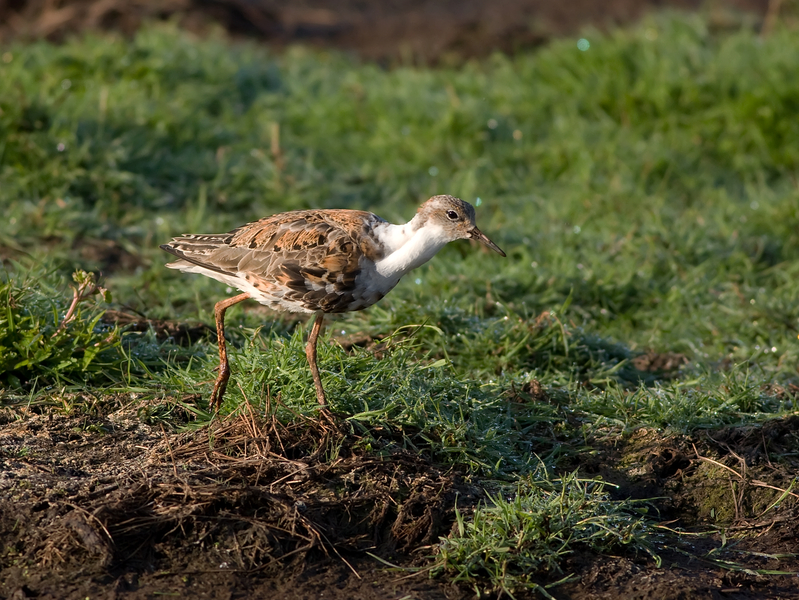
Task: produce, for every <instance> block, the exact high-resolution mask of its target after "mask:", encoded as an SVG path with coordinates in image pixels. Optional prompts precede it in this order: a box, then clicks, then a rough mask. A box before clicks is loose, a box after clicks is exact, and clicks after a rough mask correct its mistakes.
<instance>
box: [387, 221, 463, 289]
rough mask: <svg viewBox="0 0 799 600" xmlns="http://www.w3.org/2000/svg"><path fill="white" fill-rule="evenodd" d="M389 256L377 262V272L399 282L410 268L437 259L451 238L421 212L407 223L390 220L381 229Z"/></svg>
mask: <svg viewBox="0 0 799 600" xmlns="http://www.w3.org/2000/svg"><path fill="white" fill-rule="evenodd" d="M380 237H381V242H383V245H384V248H385V249H386V255H385V256H384V257H383V258H382V259H381V260H379V261H377V263H375V267H376V269H377V272H378V273H380V274H381V275H382V276H383V277H386V278H389V279H394V280H396V281H398V280H399V279H400V277H402V276H403V275H405V273H407V272H408V271H410V270H412V269H415V268H416V267H419V266H421V265H423V264H424V263H426V262H427V261H428V260H430V259H431V258H433V257H434V256H435V255H436V253H437V252H438V251H439V250H441V248H443V247H444V246H445V245H446V244H447V242H449V241H450V240H449V239H448V238H447V237H446V236H445V234H444V230H443V229H442V228H441V227H437V226H436V225H434V224H432V223H430V222H429V221H423V220H422V217H421V215H419V214H418V213H417V215H416V216H415V217H414V218H413V219H412V220H411V221H409V222H408V223H405V224H404V225H392V224H391V223H387V224H386V225H385V228H384V229H383V230H382V231H381V232H380Z"/></svg>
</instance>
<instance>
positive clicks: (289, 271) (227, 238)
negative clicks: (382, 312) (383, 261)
mask: <svg viewBox="0 0 799 600" xmlns="http://www.w3.org/2000/svg"><path fill="white" fill-rule="evenodd" d="M380 222H382V219H380V218H379V217H377V216H376V215H374V214H372V213H368V212H364V211H350V210H318V211H295V212H289V213H282V214H279V215H274V216H271V217H267V218H265V219H261V220H260V221H256V222H254V223H249V224H248V225H244V226H243V227H239V228H238V229H234V230H233V231H231V232H229V233H227V234H221V235H188V236H183V237H180V238H176V239H174V240H173V241H172V243H171V244H169V245H167V247H164V249H165V250H167V251H168V252H171V253H172V254H175V255H176V256H179V257H180V258H182V259H184V260H187V261H189V262H192V263H194V264H197V265H200V266H202V267H205V268H207V269H211V270H213V271H216V272H218V273H223V274H227V275H230V276H234V277H238V278H244V279H246V280H247V281H248V282H249V283H250V284H251V285H253V286H255V288H257V289H258V290H260V291H261V292H263V293H264V294H265V295H266V296H267V297H268V298H271V299H279V301H280V302H281V303H282V304H297V305H299V306H301V307H303V308H305V309H307V310H313V311H317V310H320V311H322V312H345V311H347V310H349V307H350V306H352V305H353V304H354V302H355V300H357V299H358V290H357V288H356V281H355V280H356V278H357V277H358V275H359V274H360V272H361V268H362V265H363V261H366V260H371V261H374V260H378V259H379V258H380V257H381V256H382V253H383V251H382V248H381V247H380V245H379V244H378V243H377V242H376V241H375V240H374V239H373V238H372V237H371V236H369V235H367V233H368V232H369V231H370V230H371V228H372V227H373V226H374V225H376V224H377V223H380Z"/></svg>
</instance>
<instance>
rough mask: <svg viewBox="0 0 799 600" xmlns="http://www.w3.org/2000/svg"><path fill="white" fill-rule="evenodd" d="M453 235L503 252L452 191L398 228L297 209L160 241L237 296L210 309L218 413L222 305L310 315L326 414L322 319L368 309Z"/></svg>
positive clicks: (313, 364) (337, 212)
mask: <svg viewBox="0 0 799 600" xmlns="http://www.w3.org/2000/svg"><path fill="white" fill-rule="evenodd" d="M460 239H472V240H476V241H478V242H481V243H482V244H484V245H485V246H487V247H488V248H490V249H491V250H493V251H494V252H497V253H498V254H500V255H501V256H503V257H504V256H506V255H505V253H504V252H503V251H502V250H501V249H500V248H499V246H497V245H496V244H495V243H494V242H492V241H491V240H490V239H489V238H488V237H487V236H486V235H485V234H484V233H483V232H482V231H480V230H479V229H478V228H477V225H476V223H475V210H474V207H473V206H472V205H471V204H469V203H468V202H465V201H464V200H461V199H460V198H456V197H454V196H449V195H438V196H433V197H431V198H430V199H429V200H427V201H426V202H424V203H423V204H422V205H421V206H420V207H419V209H418V210H417V211H416V215H414V217H413V218H412V219H411V220H410V221H408V222H407V223H404V224H400V225H395V224H392V223H389V222H388V221H386V220H384V219H382V218H380V217H378V216H377V215H375V214H373V213H371V212H367V211H362V210H350V209H311V210H295V211H290V212H284V213H279V214H275V215H272V216H269V217H265V218H263V219H260V220H258V221H253V222H251V223H248V224H246V225H243V226H241V227H237V228H236V229H233V230H232V231H229V232H227V233H219V234H184V235H181V236H179V237H175V238H173V239H172V241H171V242H169V243H168V244H163V245H162V246H161V249H162V250H165V251H166V252H168V253H170V254H172V255H174V256H175V257H177V259H178V260H176V261H175V262H171V263H168V264H167V265H166V266H167V267H168V268H170V269H177V270H178V271H182V272H183V273H199V274H201V275H205V276H207V277H211V278H212V279H216V280H217V281H220V282H222V283H225V284H227V285H228V286H230V287H232V288H235V289H237V290H239V291H240V292H241V293H240V294H238V295H236V296H233V297H231V298H227V299H225V300H220V301H219V302H217V303H216V305H215V306H214V317H215V319H216V333H217V343H218V345H219V374H218V376H217V378H216V382H215V383H214V388H213V391H212V392H211V397H210V405H212V406H214V407H215V409H216V411H217V412H218V411H219V409H220V408H221V405H222V399H223V397H224V395H225V390H226V389H227V384H228V380H229V379H230V364H229V362H228V358H227V348H226V346H225V325H224V321H225V311H226V310H227V309H228V308H230V307H231V306H233V305H234V304H238V303H239V302H242V301H244V300H247V299H252V300H256V301H258V302H260V303H261V304H263V305H265V306H267V307H269V308H271V309H273V310H276V311H281V312H294V313H310V314H315V318H314V321H313V325H312V327H311V331H310V333H309V334H308V340H307V343H306V345H305V355H306V357H307V359H308V365H309V367H310V370H311V375H312V377H313V382H314V387H315V390H316V399H317V401H318V403H319V405H320V407H321V410H322V411H323V412H324V413H326V414H328V415H329V413H328V410H327V397H326V395H325V390H324V387H323V385H322V379H321V377H320V375H319V367H318V365H317V340H318V338H319V333H320V331H321V329H322V324H323V321H324V318H325V315H327V314H330V313H345V312H351V311H357V310H363V309H365V308H368V307H369V306H372V305H373V304H375V303H376V302H377V301H379V300H380V299H381V298H383V297H384V296H385V295H386V294H387V293H388V292H390V291H391V290H392V289H393V288H394V286H396V285H397V283H398V282H399V280H400V279H401V278H402V276H403V275H405V274H406V273H408V272H409V271H411V270H413V269H415V268H417V267H419V266H421V265H423V264H424V263H426V262H427V261H428V260H430V259H431V258H433V256H435V254H436V253H437V252H438V251H439V250H441V248H443V247H444V246H445V245H446V244H447V243H449V242H452V241H455V240H460Z"/></svg>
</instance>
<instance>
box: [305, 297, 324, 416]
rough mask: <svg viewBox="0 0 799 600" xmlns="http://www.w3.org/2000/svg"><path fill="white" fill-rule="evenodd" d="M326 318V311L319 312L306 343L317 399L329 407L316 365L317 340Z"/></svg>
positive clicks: (306, 353) (306, 354)
mask: <svg viewBox="0 0 799 600" xmlns="http://www.w3.org/2000/svg"><path fill="white" fill-rule="evenodd" d="M324 319H325V313H321V312H320V313H317V315H316V320H315V321H314V322H313V327H311V333H310V334H309V335H308V343H307V344H306V345H305V356H306V357H308V364H309V365H310V367H311V375H313V383H314V386H316V399H317V400H318V401H319V404H321V405H322V407H323V408H325V407H327V400H326V399H325V388H323V387H322V378H321V377H320V376H319V367H318V366H317V365H316V341H317V339H318V338H319V332H320V331H322V321H324Z"/></svg>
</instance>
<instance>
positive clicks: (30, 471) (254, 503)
mask: <svg viewBox="0 0 799 600" xmlns="http://www.w3.org/2000/svg"><path fill="white" fill-rule="evenodd" d="M75 400H76V399H75V398H72V399H70V398H64V406H65V407H68V406H69V403H70V401H73V402H74V401H75ZM186 401H187V402H191V401H192V399H191V398H188V399H186ZM123 402H128V403H129V406H130V401H129V400H125V399H122V398H120V399H119V404H118V405H119V406H123V404H122V403H123ZM134 405H135V403H134ZM61 412H63V411H53V410H47V411H45V413H44V414H36V413H31V412H27V413H25V411H22V410H19V409H18V410H15V411H14V412H11V411H10V410H8V411H7V412H6V413H3V414H2V418H3V420H4V421H6V422H5V423H4V424H3V425H0V465H2V466H1V467H0V539H2V540H3V547H2V555H1V556H2V558H0V596H1V597H4V598H14V599H15V600H16V599H22V598H41V599H44V598H54V599H55V598H59V599H60V598H64V599H71V598H74V599H79V598H80V599H83V598H87V597H91V598H95V597H112V598H117V597H119V598H132V599H135V598H151V597H154V596H155V595H164V594H167V595H173V596H174V595H176V596H178V597H192V598H213V599H218V598H278V597H279V598H286V599H288V600H297V599H301V598H322V597H325V598H331V599H333V600H345V599H352V598H364V599H370V600H371V599H378V598H379V599H382V598H387V597H388V598H402V597H410V598H418V599H425V598H430V599H433V598H469V597H473V592H472V590H471V589H470V588H467V587H458V586H455V585H452V584H448V583H446V581H444V579H445V578H440V579H430V578H429V576H428V574H427V572H425V571H421V572H415V571H413V570H406V571H397V570H390V569H387V568H386V567H385V565H384V564H382V563H381V562H379V561H378V560H377V559H375V558H374V556H377V557H381V558H382V559H383V560H386V561H389V562H391V563H393V564H398V565H400V566H402V567H414V566H421V567H423V566H425V565H428V564H430V554H431V549H430V545H431V544H434V543H435V542H436V541H437V540H438V538H439V537H440V536H446V535H447V534H448V532H449V531H450V530H451V527H452V524H453V520H454V507H455V500H456V496H457V502H458V506H459V507H460V508H461V509H466V510H468V509H469V507H471V506H474V505H475V504H476V503H477V502H478V500H479V499H480V491H479V488H478V487H475V486H474V485H472V484H471V483H470V481H469V479H468V477H466V476H464V475H463V474H459V473H457V472H456V471H453V470H452V469H446V468H444V467H442V466H440V465H435V464H431V463H430V462H429V461H426V460H424V459H423V458H422V457H420V456H418V455H416V454H411V453H409V452H407V451H405V450H403V449H401V448H400V447H399V446H398V445H396V444H395V443H394V442H393V441H392V439H391V438H390V437H387V438H385V439H384V440H383V442H382V445H381V447H378V448H375V447H374V446H373V447H372V448H371V449H370V451H368V452H367V451H366V450H365V449H361V448H359V438H358V437H357V436H355V435H354V434H352V433H351V432H350V433H347V434H344V433H342V432H340V431H334V430H330V429H321V428H320V426H319V425H317V424H314V423H306V424H301V425H298V426H296V427H294V428H293V429H286V428H283V427H280V426H278V425H276V424H275V423H271V422H266V421H264V420H262V419H259V418H256V417H254V416H250V417H239V418H237V419H235V420H227V421H221V422H217V423H216V424H215V425H213V426H212V427H210V428H205V429H201V430H198V431H195V432H191V433H174V432H168V431H166V430H165V429H164V428H163V427H162V426H160V425H155V424H151V425H148V424H146V423H147V422H148V421H149V420H150V418H149V417H148V411H147V409H146V407H141V406H140V407H139V409H138V411H136V410H134V409H133V408H120V409H119V410H117V411H116V412H113V413H108V414H102V413H97V414H94V415H92V416H87V415H86V414H83V415H81V416H65V415H64V414H61ZM184 416H188V415H183V414H181V413H180V409H179V408H176V409H175V412H174V413H173V414H172V415H171V418H170V421H171V422H175V421H180V420H181V418H182V417H184ZM20 417H24V418H20ZM592 443H593V445H594V447H595V448H596V450H597V451H596V452H595V453H592V454H590V455H588V456H586V457H585V458H584V459H583V458H580V459H575V465H570V466H569V467H570V468H571V467H572V466H577V465H579V466H580V468H581V470H582V471H583V472H584V473H585V474H586V475H591V476H601V477H603V478H604V479H606V480H608V481H610V482H612V483H615V484H617V485H618V486H619V491H618V496H619V497H634V498H654V500H653V501H652V504H653V506H654V507H656V509H657V511H658V512H659V515H657V516H656V519H657V521H658V522H659V523H661V524H663V526H664V529H663V533H662V536H661V538H660V544H659V546H658V548H657V551H658V552H659V554H660V555H661V557H662V565H661V566H660V567H659V568H658V567H657V566H656V565H655V563H654V561H653V560H652V559H650V558H648V557H646V556H633V555H629V556H625V555H621V556H597V555H595V554H589V553H583V554H581V553H578V554H576V555H574V556H572V558H571V559H570V560H569V561H568V563H567V564H565V565H564V572H565V573H573V574H574V578H573V580H572V581H571V582H570V583H566V584H562V585H560V586H558V587H555V588H553V589H552V590H551V592H552V593H553V594H554V595H555V596H556V597H558V598H574V599H578V598H663V599H665V598H675V599H676V598H699V597H702V598H727V597H729V598H799V588H797V586H796V577H795V576H794V577H791V576H788V575H764V574H762V572H763V570H778V571H787V572H794V573H795V572H799V541H798V540H797V536H796V531H795V521H796V519H797V517H799V514H798V513H799V503H797V501H796V497H794V496H791V495H787V497H786V498H785V499H783V501H782V502H781V503H780V505H779V506H778V507H773V508H769V507H770V506H771V505H772V504H773V503H774V501H775V500H776V499H777V498H779V496H780V495H781V492H780V491H779V490H786V489H788V488H789V486H790V484H791V480H792V478H793V477H795V476H796V473H797V472H799V458H798V456H797V450H798V449H799V417H796V418H790V419H783V420H775V421H771V422H768V423H766V424H764V425H763V426H758V427H746V428H729V429H724V430H721V431H716V432H715V433H714V434H713V435H712V436H711V435H707V434H701V435H697V436H695V437H692V438H689V437H684V436H669V437H663V436H662V435H660V434H658V433H657V432H655V431H648V430H641V431H639V432H637V433H636V434H634V435H633V436H631V437H630V438H629V439H626V440H623V441H618V439H617V440H616V441H615V442H611V440H610V437H609V438H608V440H604V441H603V440H602V439H597V440H594V441H593V442H592ZM676 528H679V529H682V530H687V531H693V532H701V533H703V535H697V536H690V535H689V536H685V535H683V536H681V537H680V538H679V539H678V538H677V537H676V536H674V535H673V534H671V533H669V530H670V529H676ZM724 561H726V562H724ZM414 573H415V574H414ZM549 582H550V581H549V580H548V579H547V576H546V575H545V574H542V577H541V583H542V584H546V583H549ZM517 597H519V598H524V597H527V596H525V595H524V594H521V595H519V596H517Z"/></svg>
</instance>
